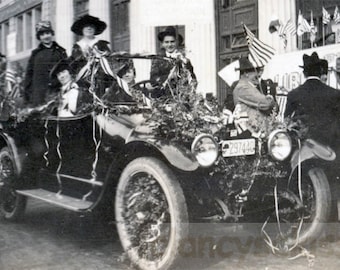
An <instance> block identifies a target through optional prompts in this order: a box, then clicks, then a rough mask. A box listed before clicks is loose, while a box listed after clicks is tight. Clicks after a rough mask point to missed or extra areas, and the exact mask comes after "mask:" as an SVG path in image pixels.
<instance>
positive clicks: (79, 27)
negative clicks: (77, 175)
mask: <svg viewBox="0 0 340 270" xmlns="http://www.w3.org/2000/svg"><path fill="white" fill-rule="evenodd" d="M88 25H93V26H94V28H95V29H96V30H95V35H99V34H101V33H103V31H104V30H105V29H106V23H105V22H103V21H101V20H100V19H99V18H98V17H93V16H91V15H84V16H82V17H80V18H79V19H78V20H76V21H75V22H74V23H73V25H72V26H71V31H72V32H74V33H75V34H77V35H79V36H82V35H83V28H84V27H85V26H88Z"/></svg>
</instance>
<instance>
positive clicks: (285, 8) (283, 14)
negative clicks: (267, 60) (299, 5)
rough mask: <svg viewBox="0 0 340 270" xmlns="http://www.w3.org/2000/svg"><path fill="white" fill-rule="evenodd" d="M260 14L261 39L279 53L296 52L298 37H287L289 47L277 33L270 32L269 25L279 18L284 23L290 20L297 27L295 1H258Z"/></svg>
mask: <svg viewBox="0 0 340 270" xmlns="http://www.w3.org/2000/svg"><path fill="white" fill-rule="evenodd" d="M258 12H259V16H258V17H259V38H260V39H261V40H262V41H263V42H266V43H267V44H268V45H271V46H273V47H274V48H275V49H276V51H277V53H286V52H291V51H295V50H296V36H290V35H288V36H287V47H286V48H285V47H284V43H283V41H282V39H280V37H279V35H278V33H277V32H274V33H270V32H269V23H270V22H271V20H272V19H274V18H278V19H279V20H280V21H281V22H282V23H286V22H287V21H288V20H289V19H290V20H291V21H292V23H293V24H295V25H296V6H295V0H286V1H282V0H261V1H258Z"/></svg>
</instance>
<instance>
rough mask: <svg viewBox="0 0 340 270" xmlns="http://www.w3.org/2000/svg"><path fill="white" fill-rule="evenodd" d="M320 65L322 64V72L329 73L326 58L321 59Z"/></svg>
mask: <svg viewBox="0 0 340 270" xmlns="http://www.w3.org/2000/svg"><path fill="white" fill-rule="evenodd" d="M320 66H321V74H327V73H328V61H327V60H326V59H321V60H320Z"/></svg>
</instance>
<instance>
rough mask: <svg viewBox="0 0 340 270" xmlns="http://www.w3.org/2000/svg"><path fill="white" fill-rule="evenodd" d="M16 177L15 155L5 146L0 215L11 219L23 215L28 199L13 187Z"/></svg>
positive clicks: (1, 158)
mask: <svg viewBox="0 0 340 270" xmlns="http://www.w3.org/2000/svg"><path fill="white" fill-rule="evenodd" d="M15 177H16V175H15V169H14V161H13V157H12V155H11V153H10V152H9V149H8V148H7V147H4V148H2V149H1V151H0V216H1V217H3V218H4V219H6V220H10V221H16V220H18V219H20V218H21V217H22V216H23V214H24V212H25V208H26V200H27V199H26V197H24V196H21V195H19V194H17V193H16V191H15V189H14V188H13V181H14V179H15Z"/></svg>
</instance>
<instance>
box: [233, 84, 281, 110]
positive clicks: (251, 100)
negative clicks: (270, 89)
mask: <svg viewBox="0 0 340 270" xmlns="http://www.w3.org/2000/svg"><path fill="white" fill-rule="evenodd" d="M242 88H243V89H242V90H241V91H240V92H239V96H238V101H239V102H242V103H244V104H246V105H248V106H249V107H253V108H256V109H259V110H260V111H267V110H270V109H272V108H274V106H275V101H274V98H273V97H272V96H265V95H263V94H261V93H260V92H259V91H258V90H257V89H256V88H253V87H242Z"/></svg>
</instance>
